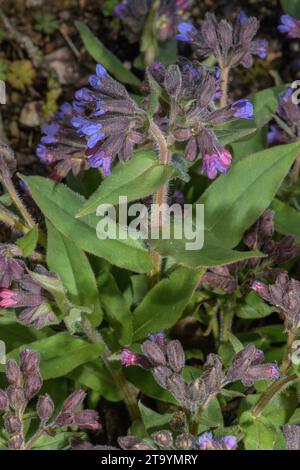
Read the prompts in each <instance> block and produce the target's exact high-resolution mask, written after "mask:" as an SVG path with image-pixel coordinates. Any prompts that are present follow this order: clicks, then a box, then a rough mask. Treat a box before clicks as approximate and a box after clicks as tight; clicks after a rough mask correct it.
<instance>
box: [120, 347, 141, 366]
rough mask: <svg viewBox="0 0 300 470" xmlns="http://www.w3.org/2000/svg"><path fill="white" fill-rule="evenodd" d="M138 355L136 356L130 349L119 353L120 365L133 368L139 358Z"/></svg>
mask: <svg viewBox="0 0 300 470" xmlns="http://www.w3.org/2000/svg"><path fill="white" fill-rule="evenodd" d="M140 356H141V355H140V354H137V353H135V352H133V351H131V350H130V349H123V351H122V353H121V364H122V365H123V366H126V367H128V366H135V365H137V362H138V360H139V358H140Z"/></svg>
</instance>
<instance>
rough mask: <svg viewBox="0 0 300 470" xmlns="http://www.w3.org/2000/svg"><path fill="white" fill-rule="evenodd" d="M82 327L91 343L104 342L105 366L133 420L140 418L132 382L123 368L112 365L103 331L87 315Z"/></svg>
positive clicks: (103, 355) (103, 357) (103, 356)
mask: <svg viewBox="0 0 300 470" xmlns="http://www.w3.org/2000/svg"><path fill="white" fill-rule="evenodd" d="M81 328H82V331H83V332H84V333H85V335H86V336H87V338H88V339H89V341H90V342H91V343H94V344H102V345H103V346H104V348H105V350H104V352H103V354H102V356H101V358H102V360H103V362H104V364H105V367H106V368H107V369H108V371H109V372H110V374H111V376H112V377H113V379H114V381H115V383H116V385H117V387H118V389H119V391H120V394H121V395H122V397H123V399H124V402H125V404H126V406H127V409H128V412H129V414H130V417H131V419H132V421H134V420H137V419H140V410H139V407H138V404H137V401H136V399H135V396H134V393H133V391H132V389H131V387H130V384H129V383H128V382H127V380H126V379H125V377H124V374H123V372H122V370H115V369H114V368H113V367H112V366H111V364H110V361H109V356H110V355H111V352H110V350H109V348H108V346H107V344H106V343H105V341H104V338H103V337H102V335H101V333H100V332H99V331H97V330H96V329H95V328H94V327H93V326H92V324H91V323H90V321H89V320H88V319H87V318H86V317H83V320H82V322H81Z"/></svg>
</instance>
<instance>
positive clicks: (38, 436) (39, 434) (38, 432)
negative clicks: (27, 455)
mask: <svg viewBox="0 0 300 470" xmlns="http://www.w3.org/2000/svg"><path fill="white" fill-rule="evenodd" d="M44 432H45V429H44V428H40V429H39V430H38V431H37V432H36V433H35V434H34V435H33V436H32V438H31V439H29V441H28V442H27V444H26V445H25V448H24V450H31V448H32V446H33V444H34V443H35V442H36V441H37V440H38V439H39V438H40V437H41V436H42V435H43V434H44Z"/></svg>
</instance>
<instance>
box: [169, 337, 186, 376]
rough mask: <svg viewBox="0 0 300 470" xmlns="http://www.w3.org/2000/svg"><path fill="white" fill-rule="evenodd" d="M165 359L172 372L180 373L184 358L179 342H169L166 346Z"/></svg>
mask: <svg viewBox="0 0 300 470" xmlns="http://www.w3.org/2000/svg"><path fill="white" fill-rule="evenodd" d="M167 357H168V362H169V364H170V366H171V368H172V369H173V370H174V372H181V371H182V369H183V368H184V365H185V356H184V350H183V347H182V346H181V343H180V341H178V340H174V341H170V343H169V344H168V346H167Z"/></svg>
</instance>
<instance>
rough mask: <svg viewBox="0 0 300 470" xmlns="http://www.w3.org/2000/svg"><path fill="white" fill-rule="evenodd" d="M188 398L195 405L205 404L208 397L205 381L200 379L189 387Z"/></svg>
mask: <svg viewBox="0 0 300 470" xmlns="http://www.w3.org/2000/svg"><path fill="white" fill-rule="evenodd" d="M186 395H187V398H188V399H189V400H190V401H192V402H193V403H198V402H199V403H203V402H204V401H205V399H206V397H207V394H206V387H205V383H204V381H203V380H202V379H201V377H199V378H198V379H196V380H194V381H193V382H192V383H191V384H189V385H188V387H187V392H186Z"/></svg>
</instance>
